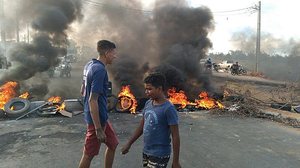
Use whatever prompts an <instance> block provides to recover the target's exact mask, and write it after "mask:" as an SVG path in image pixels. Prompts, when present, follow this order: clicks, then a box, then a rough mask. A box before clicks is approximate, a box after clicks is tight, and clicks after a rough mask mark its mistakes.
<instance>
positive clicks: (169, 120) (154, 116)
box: [143, 100, 178, 157]
mask: <svg viewBox="0 0 300 168" xmlns="http://www.w3.org/2000/svg"><path fill="white" fill-rule="evenodd" d="M177 113H178V112H177V110H176V109H175V107H174V105H173V104H172V103H170V102H169V101H166V102H165V103H163V104H161V105H153V100H148V101H147V102H146V104H145V107H144V110H143V117H144V121H145V122H144V130H143V134H144V151H143V152H144V153H145V154H147V155H150V156H158V157H163V156H168V155H170V154H171V138H170V134H171V130H170V125H178V114H177Z"/></svg>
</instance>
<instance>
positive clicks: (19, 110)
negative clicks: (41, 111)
mask: <svg viewBox="0 0 300 168" xmlns="http://www.w3.org/2000/svg"><path fill="white" fill-rule="evenodd" d="M29 107H30V102H29V101H28V100H27V99H23V98H13V99H11V100H10V101H9V102H7V103H6V104H5V105H4V111H5V112H6V115H7V116H8V117H19V116H21V115H22V114H24V113H25V112H26V111H27V110H28V109H29Z"/></svg>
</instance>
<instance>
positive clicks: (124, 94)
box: [118, 85, 137, 113]
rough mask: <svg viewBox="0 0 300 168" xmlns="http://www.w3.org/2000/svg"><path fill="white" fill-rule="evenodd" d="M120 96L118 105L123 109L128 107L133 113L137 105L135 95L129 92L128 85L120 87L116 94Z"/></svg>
mask: <svg viewBox="0 0 300 168" xmlns="http://www.w3.org/2000/svg"><path fill="white" fill-rule="evenodd" d="M118 97H119V98H120V105H121V107H122V108H123V109H126V108H129V107H130V106H131V107H130V109H129V111H130V112H131V113H135V110H136V107H137V101H136V99H135V96H134V95H133V94H132V93H131V91H130V87H129V85H127V86H122V89H121V91H120V93H119V95H118Z"/></svg>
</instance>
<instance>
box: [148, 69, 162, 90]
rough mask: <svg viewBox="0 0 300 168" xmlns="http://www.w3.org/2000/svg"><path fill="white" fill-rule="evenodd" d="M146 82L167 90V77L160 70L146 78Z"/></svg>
mask: <svg viewBox="0 0 300 168" xmlns="http://www.w3.org/2000/svg"><path fill="white" fill-rule="evenodd" d="M144 83H146V84H151V85H153V86H154V87H156V88H158V87H162V89H163V90H165V87H166V77H165V76H164V75H163V74H161V73H158V72H155V73H151V74H149V75H148V76H147V77H146V78H145V79H144Z"/></svg>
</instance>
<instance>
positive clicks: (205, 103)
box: [195, 92, 224, 109]
mask: <svg viewBox="0 0 300 168" xmlns="http://www.w3.org/2000/svg"><path fill="white" fill-rule="evenodd" d="M199 98H200V99H199V100H195V102H196V103H197V105H196V107H197V108H205V109H212V108H221V109H222V108H224V106H223V105H222V104H221V103H220V102H218V101H216V100H215V99H212V98H209V97H208V93H207V92H201V93H200V94H199Z"/></svg>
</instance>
